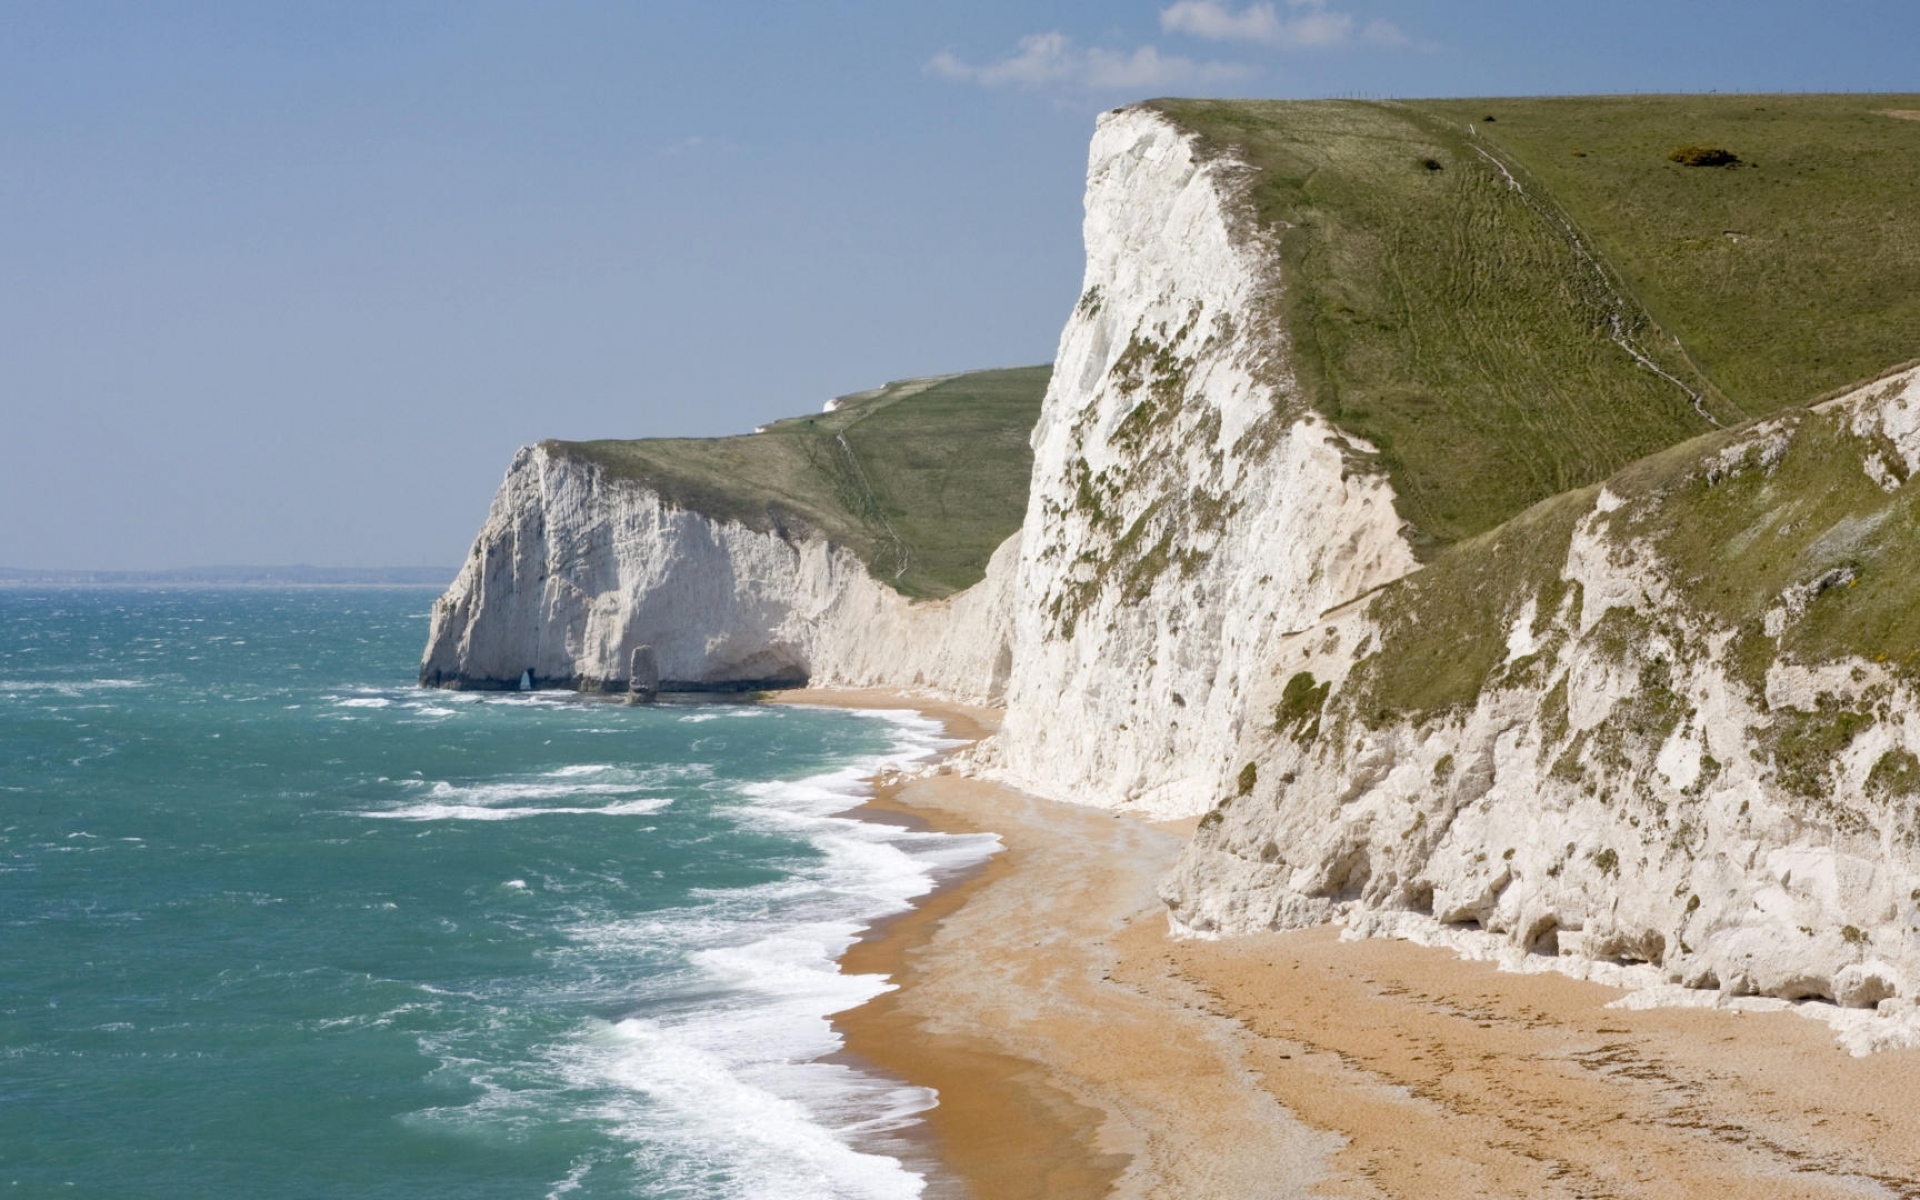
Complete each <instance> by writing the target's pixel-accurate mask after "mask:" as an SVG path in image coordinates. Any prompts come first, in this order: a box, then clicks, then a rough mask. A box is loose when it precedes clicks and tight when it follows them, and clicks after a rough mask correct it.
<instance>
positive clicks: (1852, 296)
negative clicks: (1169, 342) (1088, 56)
mask: <svg viewBox="0 0 1920 1200" xmlns="http://www.w3.org/2000/svg"><path fill="white" fill-rule="evenodd" d="M1154 107H1155V108H1157V109H1159V110H1160V111H1162V112H1164V113H1165V114H1167V115H1168V116H1169V117H1171V118H1172V119H1173V120H1175V121H1176V122H1177V123H1179V124H1181V125H1183V126H1185V127H1187V128H1190V129H1192V130H1194V131H1195V132H1196V133H1197V134H1198V135H1199V137H1200V140H1201V144H1202V147H1203V150H1204V151H1207V152H1211V153H1216V154H1230V155H1232V156H1233V157H1235V158H1236V159H1239V160H1240V161H1243V162H1245V163H1247V164H1249V165H1250V166H1251V167H1253V168H1254V172H1255V173H1254V175H1253V177H1252V180H1251V192H1252V199H1253V202H1254V207H1255V210H1256V212H1255V216H1256V219H1257V220H1258V222H1259V223H1260V224H1261V225H1262V226H1263V227H1264V228H1265V229H1266V230H1267V231H1269V232H1270V233H1272V234H1273V235H1274V236H1275V238H1276V241H1277V245H1278V247H1279V259H1280V261H1279V264H1278V265H1279V268H1280V270H1281V271H1282V273H1283V276H1284V278H1285V279H1286V282H1287V285H1288V290H1287V294H1286V304H1287V314H1286V321H1287V325H1288V328H1287V330H1286V332H1287V333H1288V334H1289V335H1290V337H1291V338H1292V340H1293V344H1294V347H1295V351H1296V360H1297V368H1298V370H1299V373H1300V376H1301V381H1302V383H1303V384H1304V386H1305V387H1306V389H1307V393H1308V398H1309V400H1310V401H1311V402H1312V403H1313V404H1314V406H1315V407H1316V408H1318V409H1319V410H1320V411H1322V412H1323V413H1325V414H1326V415H1327V416H1329V417H1330V418H1332V419H1333V420H1334V421H1335V422H1336V423H1338V424H1340V425H1342V426H1344V427H1345V428H1347V429H1350V430H1352V431H1353V432H1355V433H1358V434H1361V435H1362V436H1365V437H1366V438H1368V439H1369V440H1370V441H1372V442H1373V443H1374V445H1376V446H1377V447H1378V448H1379V450H1380V455H1381V458H1382V460H1383V465H1384V466H1385V467H1386V469H1387V470H1388V472H1389V474H1390V475H1391V476H1392V477H1393V481H1394V486H1395V490H1396V491H1397V493H1398V494H1399V497H1400V504H1401V512H1402V515H1403V516H1405V517H1406V518H1407V519H1408V520H1409V521H1410V522H1411V523H1412V524H1413V526H1414V529H1415V530H1416V535H1417V537H1419V538H1420V539H1421V540H1422V542H1423V543H1424V544H1425V545H1426V547H1427V548H1428V550H1429V551H1431V550H1433V549H1435V548H1437V547H1438V546H1441V545H1445V544H1448V543H1451V542H1454V541H1457V540H1459V539H1461V538H1464V537H1469V536H1472V535H1474V534H1477V533H1481V532H1484V531H1486V530H1488V529H1491V528H1492V527H1494V526H1495V525H1498V524H1500V523H1501V522H1502V521H1504V520H1506V519H1507V518H1509V517H1511V516H1513V515H1514V514H1516V513H1518V512H1519V511H1521V510H1522V509H1524V508H1526V507H1527V506H1528V505H1530V504H1533V503H1535V502H1536V501H1539V500H1542V499H1544V498H1546V497H1548V496H1551V495H1553V494H1555V493H1557V492H1561V491H1564V490H1566V489H1569V488H1573V487H1579V486H1582V485H1585V484H1589V483H1593V482H1597V481H1598V480H1600V479H1603V478H1605V477H1607V476H1608V475H1610V474H1611V473H1612V472H1614V471H1615V470H1618V469H1619V468H1620V467H1622V466H1625V465H1626V464H1627V463H1629V462H1631V461H1633V460H1635V459H1638V458H1642V457H1644V456H1646V455H1648V454H1652V453H1654V452H1656V451H1658V450H1660V449H1662V448H1664V447H1666V446H1670V445H1673V444H1675V443H1676V442H1679V441H1682V440H1684V439H1686V438H1689V437H1692V436H1696V435H1698V434H1701V433H1705V432H1707V431H1709V430H1710V429H1712V428H1714V427H1715V426H1716V425H1724V426H1731V425H1736V424H1739V423H1740V422H1742V421H1745V420H1747V419H1750V418H1752V417H1756V416H1760V415H1763V414H1766V413H1769V412H1773V411H1775V410H1777V409H1779V408H1781V407H1783V406H1787V405H1793V404H1800V403H1805V402H1806V401H1808V400H1811V399H1813V398H1814V397H1815V396H1816V395H1818V394H1820V393H1824V392H1828V391H1832V390H1835V389H1838V388H1841V387H1843V386H1845V385H1847V384H1850V383H1854V382H1857V381H1860V380H1863V379H1865V378H1869V377H1871V376H1873V375H1875V374H1877V373H1879V372H1881V371H1883V370H1885V369H1886V368H1888V367H1890V366H1892V365H1893V364H1895V363H1898V362H1901V361H1904V360H1907V359H1911V358H1913V357H1915V356H1916V355H1920V204H1916V202H1915V199H1916V197H1920V120H1915V119H1913V117H1914V115H1915V113H1916V112H1920V96H1793V97H1781V96H1667V97H1593V98H1574V99H1532V100H1514V99H1508V100H1461V101H1425V102H1405V103H1399V102H1395V103H1366V102H1278V101H1197V100H1166V101H1157V102H1155V104H1154ZM1489 118H1490V119H1489ZM1686 146H1708V147H1715V148H1723V149H1725V150H1727V151H1729V152H1731V154H1732V155H1733V156H1735V157H1736V158H1737V159H1738V160H1739V161H1738V162H1737V163H1736V164H1734V165H1731V166H1716V167H1701V166H1686V165H1682V164H1681V163H1678V162H1675V161H1673V159H1672V158H1671V157H1670V156H1671V155H1672V154H1673V152H1675V151H1676V150H1679V149H1681V148H1682V147H1686ZM1634 355H1638V356H1640V358H1641V359H1642V360H1644V365H1643V363H1642V362H1640V361H1636V359H1635V357H1634ZM1649 368H1658V371H1659V372H1662V373H1664V377H1663V375H1662V374H1660V373H1656V371H1655V370H1653V369H1649Z"/></svg>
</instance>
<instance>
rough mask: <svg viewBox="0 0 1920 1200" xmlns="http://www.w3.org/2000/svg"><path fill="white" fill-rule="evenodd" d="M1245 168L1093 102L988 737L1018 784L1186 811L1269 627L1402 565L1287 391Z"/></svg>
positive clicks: (1330, 445) (1396, 526) (1368, 503)
mask: <svg viewBox="0 0 1920 1200" xmlns="http://www.w3.org/2000/svg"><path fill="white" fill-rule="evenodd" d="M1244 185H1245V170H1244V168H1241V167H1239V166H1237V165H1236V164H1234V163H1232V162H1230V161H1223V160H1217V159H1216V160H1213V161H1203V160H1201V159H1199V158H1198V157H1196V155H1195V153H1194V147H1193V144H1192V140H1191V138H1190V137H1189V136H1188V135H1187V134H1185V133H1184V132H1182V131H1181V130H1179V129H1178V128H1177V127H1176V126H1174V125H1173V124H1172V123H1171V122H1170V121H1168V120H1167V119H1166V118H1165V117H1163V116H1161V115H1159V114H1157V113H1154V112H1150V111H1146V110H1138V109H1126V110H1121V111H1119V112H1115V113H1108V114H1106V115H1105V116H1103V117H1102V118H1101V120H1100V125H1099V129H1098V131H1097V132H1096V133H1095V135H1094V139H1093V146H1092V151H1091V154H1090V161H1089V166H1088V182H1087V199H1086V225H1085V233H1086V244H1087V272H1086V280H1085V285H1084V288H1083V290H1082V295H1081V299H1080V302H1079V304H1078V306H1077V307H1076V309H1075V311H1074V314H1073V316H1072V318H1071V319H1070V320H1069V321H1068V323H1067V327H1066V330H1065V331H1064V332H1063V333H1062V335H1061V339H1060V349H1059V354H1058V356H1057V358H1056V360H1055V366H1054V374H1053V381H1052V384H1051V385H1050V387H1049V389H1048V392H1047V398H1046V403H1045V404H1044V406H1043V407H1042V411H1041V417H1040V422H1039V425H1038V427H1037V428H1036V429H1035V431H1034V442H1033V444H1034V478H1033V490H1032V492H1031V495H1030V498H1029V500H1028V508H1027V517H1026V522H1025V525H1024V527H1023V529H1024V538H1023V542H1022V547H1021V557H1020V566H1019V577H1018V592H1017V598H1016V603H1015V636H1014V650H1013V653H1014V664H1015V668H1014V673H1013V678H1012V682H1011V684H1010V686H1009V688H1008V692H1007V716H1006V722H1005V725H1004V727H1003V731H1002V734H1001V737H1000V747H999V749H1000V754H1001V759H1000V763H1001V771H1002V773H1003V775H1004V776H1005V777H1006V778H1007V779H1009V780H1010V781H1011V782H1014V783H1016V784H1018V785H1020V786H1022V787H1024V788H1027V789H1028V790H1031V791H1035V792H1039V793H1041V794H1043V795H1049V796H1057V797H1063V798H1070V799H1073V800H1076V801H1079V802H1081V803H1094V804H1103V805H1112V806H1126V807H1133V808H1138V809H1143V810H1145V811H1147V812H1150V813H1153V814H1156V815H1164V816H1175V815H1187V814H1194V813H1199V812H1203V811H1205V810H1206V809H1207V808H1209V807H1210V806H1211V805H1212V804H1213V803H1214V802H1215V801H1216V800H1218V799H1219V798H1220V796H1221V795H1222V789H1223V788H1224V787H1226V786H1227V783H1228V777H1229V775H1230V774H1231V771H1232V770H1233V769H1234V767H1235V766H1236V765H1237V764H1233V763H1232V762H1231V759H1232V752H1233V750H1234V748H1235V746H1236V745H1237V743H1238V741H1239V738H1240V735H1241V721H1242V717H1243V714H1244V713H1245V712H1246V700H1245V690H1246V688H1247V687H1248V686H1250V685H1252V684H1254V683H1255V682H1256V681H1257V680H1259V679H1263V678H1264V677H1265V674H1266V667H1265V663H1266V661H1267V659H1268V657H1269V647H1270V646H1271V644H1272V643H1273V640H1274V639H1275V638H1277V637H1281V636H1284V635H1286V634H1288V633H1290V632H1292V631H1295V630H1298V629H1300V628H1301V627H1303V625H1306V624H1309V623H1311V622H1312V621H1313V620H1314V619H1315V618H1316V617H1317V616H1318V615H1319V613H1320V612H1321V611H1322V610H1324V609H1326V608H1328V607H1330V606H1331V605H1333V604H1336V603H1338V602H1340V601H1342V600H1345V599H1348V598H1350V597H1352V596H1355V595H1358V594H1360V593H1362V592H1364V591H1366V590H1367V589H1369V588H1372V587H1374V586H1376V585H1378V584H1381V583H1384V582H1386V581H1387V580H1390V579H1393V578H1395V577H1396V576H1399V575H1401V574H1404V573H1406V572H1407V571H1409V570H1411V569H1412V568H1413V567H1414V565H1415V564H1414V558H1413V555H1412V552H1411V550H1410V549H1409V547H1408V545H1407V544H1406V542H1405V541H1404V539H1403V538H1402V536H1401V533H1400V527H1401V521H1400V519H1399V517H1398V516H1397V515H1396V514H1395V512H1394V508H1393V495H1392V492H1391V490H1390V488H1389V486H1388V484H1387V482H1386V480H1385V478H1384V476H1382V475H1379V474H1376V473H1373V472H1372V471H1371V470H1370V469H1369V468H1368V467H1367V466H1366V465H1365V464H1364V463H1362V462H1360V461H1358V460H1357V458H1356V456H1355V453H1354V452H1355V451H1356V450H1361V449H1364V447H1360V446H1358V445H1357V444H1356V443H1354V442H1353V441H1352V440H1351V439H1347V438H1343V437H1342V436H1341V435H1340V433H1339V432H1338V431H1337V430H1335V429H1333V428H1332V427H1331V426H1329V425H1328V424H1327V423H1326V422H1325V421H1324V420H1323V419H1321V418H1320V417H1318V416H1317V415H1316V414H1314V413H1313V412H1312V411H1310V410H1309V409H1308V408H1307V407H1306V405H1305V403H1304V402H1303V401H1302V400H1301V399H1300V398H1299V395H1298V389H1297V387H1296V385H1295V382H1294V378H1293V373H1292V368H1291V366H1290V363H1289V359H1288V354H1289V347H1288V346H1287V344H1286V342H1285V339H1284V337H1283V336H1282V334H1281V333H1280V332H1279V331H1280V330H1281V329H1282V328H1283V325H1282V324H1281V322H1280V320H1279V318H1278V315H1277V313H1276V311H1275V305H1276V304H1277V302H1278V299H1279V294H1280V288H1281V287H1282V286H1283V281H1282V280H1280V279H1279V277H1278V275H1277V266H1276V262H1277V255H1276V254H1275V253H1274V252H1273V250H1272V248H1271V247H1270V246H1268V245H1267V244H1266V241H1265V239H1264V238H1263V237H1262V236H1261V235H1260V233H1259V232H1258V231H1257V229H1256V228H1255V227H1254V223H1253V221H1252V218H1251V216H1250V207H1249V206H1248V205H1247V203H1246V202H1245V200H1244V191H1243V189H1244Z"/></svg>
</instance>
